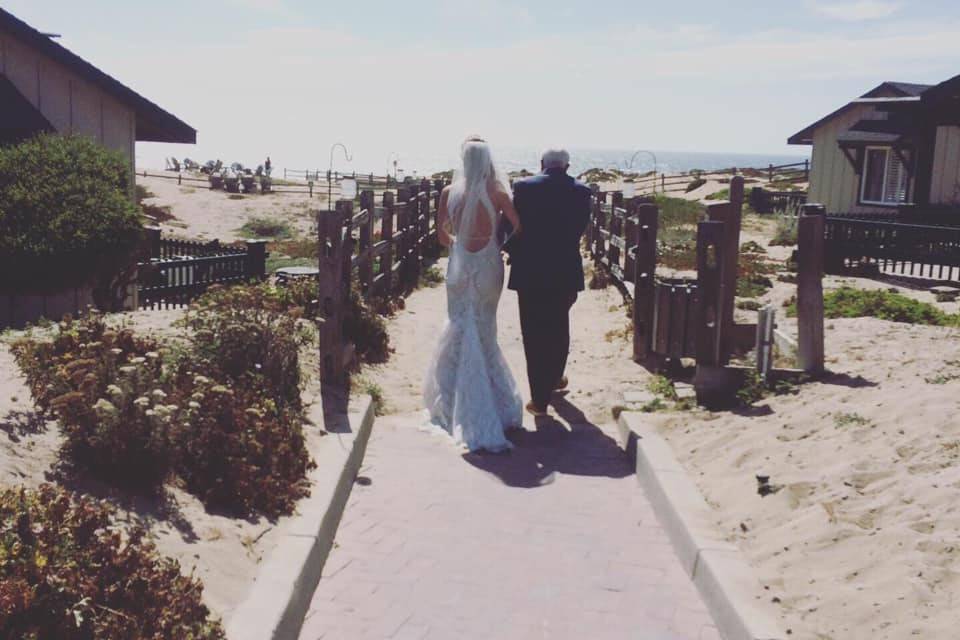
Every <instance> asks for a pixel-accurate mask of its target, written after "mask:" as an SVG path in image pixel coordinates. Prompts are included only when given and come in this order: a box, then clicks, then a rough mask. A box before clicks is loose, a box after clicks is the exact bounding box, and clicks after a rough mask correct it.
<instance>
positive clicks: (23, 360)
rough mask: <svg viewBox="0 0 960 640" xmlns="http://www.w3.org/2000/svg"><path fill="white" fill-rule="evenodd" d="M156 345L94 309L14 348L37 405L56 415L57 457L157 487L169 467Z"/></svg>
mask: <svg viewBox="0 0 960 640" xmlns="http://www.w3.org/2000/svg"><path fill="white" fill-rule="evenodd" d="M158 348H159V347H158V345H157V343H156V342H154V341H152V340H149V339H143V338H139V337H137V336H136V335H134V334H133V332H131V331H129V330H127V329H119V330H112V329H108V328H107V326H106V324H105V323H104V321H103V318H102V317H101V316H100V315H98V314H91V315H89V316H87V317H85V318H83V319H81V320H73V319H71V318H69V317H68V318H66V319H65V320H64V321H63V322H61V323H59V324H58V330H57V331H56V332H55V333H54V336H53V339H52V340H49V341H47V340H33V339H25V340H19V341H17V342H16V343H14V345H13V347H12V349H13V354H14V357H15V358H16V361H17V363H18V365H19V367H20V370H21V371H22V372H23V374H24V376H25V377H26V379H27V385H28V386H29V387H30V391H31V394H32V395H33V398H34V400H35V402H36V404H37V406H38V407H39V408H40V409H42V410H45V411H50V412H52V413H53V414H55V415H56V416H57V417H58V418H59V420H60V425H61V428H62V431H63V435H64V438H65V443H64V449H63V451H62V452H61V453H62V455H63V458H64V459H65V460H67V461H68V462H71V463H73V464H76V465H79V466H80V467H81V468H83V469H86V470H87V471H89V472H91V473H92V474H93V475H95V476H96V477H99V478H101V479H103V480H106V481H108V482H112V483H115V484H119V485H121V486H124V485H125V486H128V487H132V488H135V489H147V488H151V487H156V486H158V485H159V484H161V483H162V482H163V480H164V479H165V478H166V475H167V472H168V470H169V460H170V450H171V445H170V430H169V427H170V424H169V417H170V415H169V414H170V412H169V410H168V409H167V405H166V403H165V402H164V397H165V395H160V394H158V393H157V391H159V390H160V387H161V386H162V384H161V382H160V375H161V372H160V358H159V353H158ZM161 394H162V392H161Z"/></svg>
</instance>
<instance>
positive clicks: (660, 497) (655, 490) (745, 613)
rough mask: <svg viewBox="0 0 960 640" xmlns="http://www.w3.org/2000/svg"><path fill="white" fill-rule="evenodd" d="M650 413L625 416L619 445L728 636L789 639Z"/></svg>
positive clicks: (739, 639)
mask: <svg viewBox="0 0 960 640" xmlns="http://www.w3.org/2000/svg"><path fill="white" fill-rule="evenodd" d="M649 420H650V414H644V413H635V412H624V413H622V414H621V415H620V419H619V421H618V426H619V430H620V446H621V447H623V449H624V450H625V451H626V452H627V454H628V455H629V456H630V458H631V460H632V461H634V462H635V463H636V472H637V480H638V481H639V483H640V485H641V486H642V487H643V489H644V491H645V492H646V494H647V497H648V498H649V499H650V503H651V504H652V505H653V509H654V511H655V512H656V514H657V518H658V519H659V520H660V523H661V524H662V525H663V528H664V529H665V530H666V532H667V535H668V536H669V537H670V542H671V543H672V544H673V548H674V550H675V551H676V553H677V556H678V557H679V558H680V563H681V564H682V565H683V569H684V571H686V572H687V575H689V576H690V579H691V580H692V581H693V583H694V584H695V585H696V586H697V590H698V591H699V592H700V596H701V597H702V598H703V601H704V603H705V604H706V605H707V609H709V611H710V614H711V615H712V616H713V620H714V622H715V623H716V625H717V630H718V631H719V632H720V635H721V636H722V637H723V638H724V640H785V639H786V637H787V636H786V634H785V633H784V632H783V631H782V630H781V628H780V624H779V622H778V621H777V618H776V615H775V613H774V612H773V611H772V609H771V607H770V606H769V605H768V604H767V603H766V602H763V601H761V600H759V599H758V598H757V596H756V594H757V593H762V589H761V588H760V585H759V583H758V581H757V579H756V576H755V575H754V573H753V570H752V569H751V568H750V565H749V564H748V563H747V561H746V559H745V558H744V557H743V554H742V553H741V552H740V550H739V549H738V548H737V546H736V545H734V544H732V543H730V542H727V541H726V540H724V538H723V535H722V534H721V532H720V531H719V530H718V528H717V526H716V525H715V524H714V513H713V510H712V509H711V507H710V505H708V504H707V502H706V500H704V498H703V495H702V494H701V493H700V490H699V489H698V488H697V486H696V485H695V484H694V483H693V481H692V480H690V477H689V476H688V475H687V472H686V471H685V470H684V468H683V466H682V465H681V464H680V462H679V461H678V460H677V459H676V457H675V456H674V455H673V450H672V449H671V448H670V444H669V443H668V442H667V441H665V440H664V439H663V438H661V437H660V436H659V435H658V434H657V433H656V431H655V430H654V429H653V428H652V427H651V426H649V425H648V424H646V423H647V422H648V421H649Z"/></svg>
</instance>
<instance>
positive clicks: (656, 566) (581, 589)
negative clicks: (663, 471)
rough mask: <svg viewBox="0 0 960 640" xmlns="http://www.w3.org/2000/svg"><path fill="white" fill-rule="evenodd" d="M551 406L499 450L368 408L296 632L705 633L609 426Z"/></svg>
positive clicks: (443, 635)
mask: <svg viewBox="0 0 960 640" xmlns="http://www.w3.org/2000/svg"><path fill="white" fill-rule="evenodd" d="M561 408H562V411H561V414H562V418H561V419H560V420H559V421H544V422H542V423H541V424H540V425H539V426H538V427H537V428H536V430H534V429H535V427H534V426H533V425H532V424H531V425H530V426H529V427H528V429H529V430H528V431H526V432H523V433H518V434H517V435H516V436H515V437H514V438H513V439H514V441H515V443H516V444H517V447H516V449H514V451H513V452H512V453H511V454H508V455H502V456H476V455H466V456H465V455H462V454H461V453H460V452H459V451H458V450H456V449H455V448H454V447H453V445H452V444H450V443H449V441H447V440H445V439H444V438H442V437H438V436H436V435H434V434H430V433H425V432H423V431H419V430H417V428H416V425H417V423H418V422H419V418H418V416H416V415H411V414H405V415H395V416H389V417H386V418H381V419H379V420H378V421H377V424H376V426H375V427H374V433H373V437H372V440H371V443H370V447H369V450H368V453H367V457H366V460H365V466H364V468H363V470H362V471H361V477H360V478H359V480H358V483H357V485H355V487H354V490H353V494H352V496H351V498H350V502H349V504H348V506H347V510H346V513H345V514H344V518H343V522H342V523H341V525H340V530H339V532H338V535H337V545H336V547H335V548H334V550H333V552H332V553H331V555H330V558H329V560H328V562H327V565H326V567H325V570H324V576H323V579H322V580H321V582H320V585H319V587H318V589H317V592H316V594H315V596H314V599H313V603H312V605H311V610H310V612H309V614H308V617H307V620H306V623H305V625H304V627H303V631H302V633H301V636H300V637H301V640H318V639H320V638H323V639H324V640H365V639H371V640H383V639H387V638H390V639H393V640H401V639H403V640H407V639H423V638H429V639H430V640H436V639H441V640H459V639H464V640H472V639H480V638H489V639H491V640H494V639H496V640H513V639H517V640H520V639H523V640H527V639H540V638H555V639H561V638H562V639H590V640H601V639H608V638H610V639H612V638H631V639H638V640H719V635H718V634H717V632H716V629H715V628H714V626H713V622H712V620H711V619H710V617H709V615H708V614H707V613H706V611H705V609H704V606H703V603H702V602H701V600H700V598H699V596H698V595H697V593H696V590H695V589H694V587H693V586H692V585H691V584H690V582H689V580H688V579H687V578H686V575H685V574H684V573H683V571H682V569H681V568H680V565H679V563H678V562H677V560H676V557H675V556H674V554H673V551H672V549H671V547H670V545H669V542H668V540H667V538H666V536H665V534H664V532H663V530H662V529H661V528H660V526H659V525H658V523H657V520H656V517H655V516H654V514H653V512H652V510H651V507H650V505H649V503H648V502H647V500H646V498H645V497H644V494H643V492H642V490H641V489H640V488H639V487H638V486H637V483H636V479H635V477H634V476H633V475H632V474H631V472H630V466H629V464H628V463H627V461H626V459H625V457H624V455H623V453H622V452H621V451H620V450H619V448H618V447H617V446H616V444H615V442H614V440H612V439H611V438H610V437H609V436H608V435H607V433H608V431H609V428H607V429H603V428H600V427H597V426H594V425H593V424H591V423H589V422H587V420H586V418H585V417H584V416H583V414H582V413H579V411H578V410H577V409H576V408H575V407H574V406H573V405H570V404H566V405H565V406H563V407H561Z"/></svg>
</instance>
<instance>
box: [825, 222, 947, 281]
mask: <svg viewBox="0 0 960 640" xmlns="http://www.w3.org/2000/svg"><path fill="white" fill-rule="evenodd" d="M825 235H826V239H825V249H824V251H825V259H826V268H827V271H828V272H829V273H837V274H839V273H844V272H846V271H848V270H850V269H856V268H863V267H868V268H871V269H876V270H878V271H880V272H882V273H886V274H891V275H902V276H909V277H918V278H930V279H936V280H942V281H952V282H960V227H941V226H929V225H918V224H902V223H898V222H885V221H878V220H860V219H855V218H847V217H837V216H832V215H831V216H827V219H826V230H825Z"/></svg>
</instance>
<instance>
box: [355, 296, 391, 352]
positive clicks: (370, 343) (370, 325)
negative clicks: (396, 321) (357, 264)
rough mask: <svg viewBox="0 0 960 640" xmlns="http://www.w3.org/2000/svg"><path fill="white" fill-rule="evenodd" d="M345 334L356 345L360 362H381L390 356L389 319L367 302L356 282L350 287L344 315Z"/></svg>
mask: <svg viewBox="0 0 960 640" xmlns="http://www.w3.org/2000/svg"><path fill="white" fill-rule="evenodd" d="M343 336H344V338H346V339H347V341H349V342H352V343H353V344H354V346H355V347H356V350H357V351H356V355H357V361H358V362H370V363H380V362H386V361H387V359H388V358H389V357H390V334H389V333H387V321H386V320H385V319H384V317H383V316H381V315H380V314H379V313H377V311H376V309H374V308H373V307H371V306H370V305H368V304H367V303H366V301H365V300H364V299H363V296H361V295H360V289H359V286H357V284H356V283H354V286H353V287H351V288H350V298H349V300H348V301H347V309H346V313H345V314H344V317H343Z"/></svg>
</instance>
